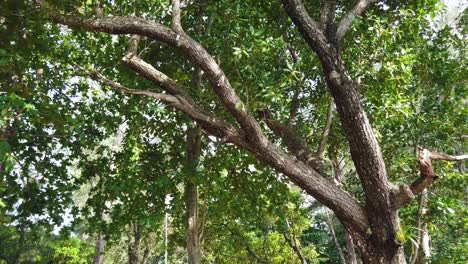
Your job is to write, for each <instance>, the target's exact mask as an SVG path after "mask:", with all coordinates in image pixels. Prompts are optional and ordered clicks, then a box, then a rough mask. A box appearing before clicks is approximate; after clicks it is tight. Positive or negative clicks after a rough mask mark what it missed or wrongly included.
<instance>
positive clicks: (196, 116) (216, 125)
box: [77, 66, 243, 144]
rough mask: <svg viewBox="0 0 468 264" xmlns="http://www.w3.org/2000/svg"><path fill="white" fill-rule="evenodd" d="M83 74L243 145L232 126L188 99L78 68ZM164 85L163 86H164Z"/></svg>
mask: <svg viewBox="0 0 468 264" xmlns="http://www.w3.org/2000/svg"><path fill="white" fill-rule="evenodd" d="M77 67H78V68H79V69H80V70H81V71H82V72H84V73H85V74H86V75H88V76H89V77H91V78H92V79H94V80H96V81H99V82H101V83H103V84H105V85H107V86H109V87H111V88H114V89H116V90H118V91H120V92H123V93H127V94H133V95H142V96H148V97H152V98H155V99H158V100H161V101H162V102H164V103H165V104H167V105H169V106H172V107H174V108H176V109H178V110H180V111H182V112H183V113H185V114H187V115H188V116H189V117H190V118H192V119H193V120H195V121H196V122H197V123H198V124H200V126H201V127H202V128H203V129H204V130H205V131H207V132H208V133H209V134H212V135H213V136H216V137H219V138H222V139H223V140H224V141H226V142H232V143H236V144H241V143H242V138H243V136H242V135H241V134H240V133H239V132H238V131H237V130H236V129H235V128H234V127H232V126H231V125H229V124H227V123H225V122H224V121H222V120H219V119H217V118H216V117H213V116H211V115H209V114H207V113H206V112H205V111H203V110H201V108H200V107H199V106H198V105H195V104H194V103H193V100H190V99H186V98H184V97H182V96H180V95H177V94H176V95H170V94H163V93H155V92H151V91H146V90H138V89H131V88H128V87H126V86H123V85H121V84H119V83H117V82H115V81H112V80H110V79H109V78H107V77H106V76H104V75H102V74H101V73H99V72H96V71H88V70H86V69H84V68H82V67H81V66H77ZM163 85H164V84H162V85H161V86H163Z"/></svg>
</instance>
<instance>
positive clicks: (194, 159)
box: [185, 124, 201, 264]
mask: <svg viewBox="0 0 468 264" xmlns="http://www.w3.org/2000/svg"><path fill="white" fill-rule="evenodd" d="M186 144H187V145H186V172H187V179H186V182H185V207H186V217H187V219H186V221H187V231H186V232H187V234H186V239H187V253H188V263H190V264H199V263H200V261H201V252H200V239H199V232H198V189H197V185H196V183H195V182H194V178H195V177H196V169H197V165H198V161H199V159H200V152H201V130H200V128H199V127H198V126H196V125H194V124H192V127H189V128H188V129H187V142H186Z"/></svg>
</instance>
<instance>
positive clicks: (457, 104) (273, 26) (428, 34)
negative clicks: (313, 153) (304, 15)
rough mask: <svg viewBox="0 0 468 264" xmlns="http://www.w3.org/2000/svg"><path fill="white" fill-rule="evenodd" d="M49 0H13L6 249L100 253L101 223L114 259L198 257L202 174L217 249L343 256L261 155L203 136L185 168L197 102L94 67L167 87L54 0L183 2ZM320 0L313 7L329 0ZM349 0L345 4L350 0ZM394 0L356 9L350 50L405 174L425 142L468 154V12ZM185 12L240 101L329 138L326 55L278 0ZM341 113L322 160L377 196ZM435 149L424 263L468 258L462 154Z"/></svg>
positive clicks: (162, 15) (3, 221) (0, 257)
mask: <svg viewBox="0 0 468 264" xmlns="http://www.w3.org/2000/svg"><path fill="white" fill-rule="evenodd" d="M37 2H44V1H37ZM47 2H48V3H47V5H46V8H44V7H40V6H39V5H38V4H37V3H36V2H35V1H27V0H22V1H17V0H3V1H1V2H0V117H1V118H0V263H90V262H91V261H92V259H93V256H94V255H95V243H96V241H97V240H98V239H97V238H98V237H99V236H98V235H102V236H103V240H104V241H105V250H104V262H107V263H124V262H127V261H128V258H129V256H130V255H131V254H133V253H134V254H137V255H138V256H139V258H140V260H143V259H145V260H146V261H148V263H160V262H162V261H164V258H165V252H166V251H167V254H168V258H169V262H170V263H185V262H186V261H187V253H186V250H185V248H186V244H185V243H186V242H185V236H186V207H185V204H184V199H185V196H184V195H185V191H184V186H185V185H186V184H187V175H192V174H193V175H192V176H193V177H190V180H189V182H190V183H193V184H195V185H196V186H197V187H198V196H197V199H198V200H197V202H196V203H197V204H198V206H199V210H198V214H199V218H200V231H201V233H200V240H201V251H202V262H206V263H254V262H258V263H287V262H291V263H301V257H302V258H304V259H305V261H306V263H340V262H341V259H340V255H339V253H338V252H339V250H341V251H343V252H344V254H345V255H346V254H347V253H349V252H348V251H349V248H347V247H346V240H345V237H346V230H345V229H344V228H343V227H342V226H341V224H340V223H339V222H338V221H337V219H335V218H334V217H333V215H329V214H330V213H329V212H328V211H327V210H326V209H324V207H323V206H321V205H319V204H318V203H317V201H315V200H314V199H312V198H311V197H310V196H308V195H307V194H306V193H305V192H304V191H301V190H300V189H299V188H297V187H296V186H294V184H293V183H291V182H290V181H289V180H288V179H287V177H285V176H284V175H283V174H281V173H279V172H277V171H275V170H273V169H272V168H271V167H269V166H267V165H265V164H264V163H262V162H260V161H258V159H256V158H255V157H254V155H252V154H251V153H248V152H246V151H245V150H241V149H239V148H237V147H235V146H233V145H232V144H224V142H222V140H220V139H217V138H215V137H213V136H209V135H208V133H203V135H202V136H201V149H202V150H201V154H200V158H199V159H200V161H199V163H198V166H196V168H187V165H186V160H185V159H186V157H185V152H186V142H185V141H186V133H187V131H188V129H189V127H190V121H189V120H190V118H189V117H187V115H185V114H183V113H181V112H179V111H176V110H174V109H173V108H171V107H168V106H167V105H164V104H163V103H161V102H160V101H158V100H155V99H152V98H149V97H141V96H135V95H129V94H125V93H122V92H120V91H117V90H116V89H112V88H111V87H108V85H105V84H103V83H99V82H97V81H95V80H92V78H90V77H89V76H88V75H87V74H86V72H85V71H83V69H87V70H89V71H98V72H100V73H102V74H103V75H105V76H107V77H108V78H109V79H112V80H114V81H116V82H118V83H120V84H122V85H124V86H127V87H131V88H138V89H141V90H150V91H159V90H160V89H159V88H158V87H155V85H154V83H152V82H150V81H148V80H146V79H145V78H143V76H139V75H136V74H135V73H134V72H133V71H132V70H131V69H129V68H128V67H126V66H124V65H121V64H119V61H120V60H121V59H122V57H124V56H125V55H126V54H127V52H128V51H127V46H128V41H129V36H128V35H110V34H107V33H102V32H92V31H86V30H84V29H82V28H74V27H66V26H63V25H58V24H56V23H53V22H51V21H50V19H49V16H48V14H47V10H48V9H49V8H53V9H56V10H61V11H62V12H63V13H65V14H73V15H79V16H85V17H94V16H97V15H96V13H95V11H94V10H95V7H96V5H97V3H100V6H102V9H103V10H102V11H103V13H104V14H105V15H107V16H110V15H112V16H141V17H145V18H147V19H152V20H155V21H157V22H159V23H161V24H167V25H168V24H170V21H171V14H172V13H171V11H170V10H171V6H170V1H143V0H132V1H130V0H122V1H47ZM305 2H307V4H308V6H307V7H308V9H309V10H313V9H314V8H315V7H318V6H319V5H320V1H305ZM338 2H339V6H340V7H341V8H342V9H339V10H338V11H337V17H342V16H343V15H344V10H347V9H349V7H350V2H352V1H338ZM382 2H383V3H379V4H377V5H376V6H375V7H374V8H372V9H370V10H369V11H368V12H367V13H366V14H365V15H364V16H363V17H359V18H355V19H354V21H353V24H352V27H351V29H350V32H349V35H348V36H347V37H346V38H345V40H344V46H346V50H345V53H344V55H343V57H344V60H345V61H346V64H347V66H348V67H349V72H350V74H351V75H352V77H353V78H354V79H355V80H357V82H358V83H357V87H358V92H359V94H360V95H362V96H363V97H362V98H364V99H363V102H362V104H363V106H364V109H365V111H366V112H367V114H368V117H369V119H370V122H371V124H372V126H373V129H374V134H375V135H376V138H377V140H378V141H379V143H380V146H381V148H382V152H383V154H384V155H383V156H384V157H385V162H386V169H387V171H388V175H389V178H390V179H391V180H392V182H394V183H406V182H410V181H411V180H412V179H415V178H416V177H417V174H418V173H419V172H418V168H417V156H416V152H415V151H416V146H418V145H423V146H425V147H427V148H429V149H435V150H438V151H441V152H445V153H451V154H456V153H458V154H460V153H462V152H465V153H466V152H468V140H467V139H466V138H467V135H468V101H467V96H468V83H467V79H466V76H468V72H467V69H468V66H467V65H466V64H467V61H466V55H467V54H466V47H468V45H467V44H468V43H467V38H466V28H465V27H466V25H465V22H466V12H465V13H461V14H460V15H459V18H458V19H456V20H454V21H451V22H450V24H446V23H445V21H444V17H445V16H446V12H445V9H444V7H443V6H442V5H440V4H439V3H438V2H437V1H382ZM403 2H405V3H403ZM406 2H409V3H406ZM311 14H312V12H311ZM182 25H183V28H184V29H185V31H186V32H187V33H189V34H190V35H191V36H192V37H193V38H194V39H196V40H197V41H198V42H199V43H201V44H202V45H203V46H204V47H205V49H207V50H208V51H209V52H210V53H211V54H212V55H214V57H215V60H216V62H217V63H218V64H219V65H220V66H221V67H222V69H223V71H224V72H225V73H226V75H227V76H229V80H230V82H231V84H232V85H233V87H234V89H235V91H236V92H237V94H238V95H239V97H240V98H241V99H242V100H243V102H244V103H245V104H246V105H245V106H244V105H239V106H238V107H239V108H243V107H245V108H248V109H250V111H251V112H252V113H254V114H255V115H256V116H257V117H259V119H260V118H261V116H262V112H263V111H264V110H265V109H266V108H267V109H268V111H270V112H271V113H272V115H273V118H275V119H277V120H282V121H291V119H293V123H294V127H295V129H296V130H297V131H298V134H300V135H302V136H303V138H304V139H305V142H306V144H307V145H308V146H309V147H310V148H311V149H314V150H315V149H318V148H319V145H320V142H321V139H322V138H321V136H320V135H321V133H322V131H323V130H324V127H325V126H326V120H327V112H328V111H327V109H328V108H329V105H330V104H333V103H332V101H331V100H330V95H329V93H328V90H327V88H326V83H325V82H326V80H325V78H324V77H323V75H322V68H321V66H320V62H319V59H318V58H317V56H316V55H315V54H313V53H311V52H310V51H309V47H308V46H307V44H306V43H305V42H304V41H303V39H302V37H301V35H300V34H299V32H297V30H295V29H293V28H292V26H290V25H291V22H290V20H289V18H288V16H287V14H286V13H285V12H284V10H283V9H282V6H281V3H280V1H258V0H257V1H251V0H244V1H237V0H236V1H183V2H182ZM138 55H139V57H141V58H142V59H144V60H145V61H146V62H147V63H149V64H151V65H155V66H157V68H158V70H160V71H161V72H164V73H166V74H168V75H169V76H170V77H171V78H172V79H174V80H176V81H177V82H178V83H180V84H182V85H183V86H185V87H195V86H197V87H198V88H197V89H192V88H188V89H187V90H188V93H189V94H190V95H192V96H193V98H195V100H196V103H197V104H198V105H200V106H201V107H203V108H204V109H208V110H209V112H211V113H215V114H216V116H218V117H221V118H223V119H226V120H227V121H228V122H231V123H232V124H233V123H234V120H233V118H232V116H231V115H229V113H228V111H226V109H225V108H224V107H223V106H222V105H221V104H219V103H217V100H216V95H215V93H213V91H212V89H211V88H210V84H209V82H208V81H207V80H205V79H204V77H203V76H201V80H199V79H198V78H199V77H200V76H198V75H199V74H198V73H199V72H198V71H197V69H196V67H194V65H193V64H192V63H191V62H190V61H189V60H187V59H186V57H184V55H183V54H182V53H181V51H179V50H177V49H173V48H170V47H168V45H165V44H161V43H159V42H157V41H154V40H151V39H149V38H142V39H141V40H140V43H139V50H138ZM331 107H333V105H332V106H331ZM292 109H295V110H292ZM332 110H333V109H332ZM292 112H294V113H292ZM331 114H332V117H333V118H332V120H333V121H332V123H331V129H330V135H329V138H328V143H327V146H326V149H325V152H324V154H325V157H324V159H323V162H322V167H321V169H322V171H323V173H324V175H329V176H328V177H329V179H330V180H333V176H332V175H336V173H337V166H336V164H338V169H340V168H341V171H342V173H343V177H344V179H343V180H342V182H340V184H341V186H342V187H341V188H342V189H344V190H346V191H347V192H349V193H350V194H351V195H352V196H353V197H355V198H356V199H357V200H358V201H361V202H363V201H364V196H363V190H362V186H361V185H360V182H359V179H358V177H357V173H356V170H355V168H354V166H353V164H352V160H351V157H350V154H349V149H348V148H349V147H348V143H347V141H346V138H345V134H344V132H343V128H342V126H341V124H340V122H339V121H338V120H339V119H338V117H337V114H336V112H335V111H332V112H331ZM261 126H262V128H263V129H264V131H265V133H266V134H267V136H268V137H269V139H270V140H272V142H273V143H274V144H276V145H280V144H282V143H284V142H282V140H281V139H279V138H278V137H276V136H275V135H274V133H272V132H271V131H269V130H268V129H267V125H266V121H262V122H261ZM434 163H435V166H436V170H437V174H438V176H439V179H438V180H437V181H436V183H435V184H434V185H433V186H431V188H429V189H428V198H427V200H428V206H427V207H428V208H427V213H426V215H425V217H424V222H425V223H426V225H427V227H428V228H427V229H428V230H429V235H430V238H431V241H432V243H431V255H430V256H428V259H427V261H430V262H431V263H466V261H467V258H468V252H467V249H468V237H467V235H466V233H467V232H466V225H467V219H468V218H467V217H468V216H467V208H466V184H467V180H466V179H467V174H466V169H465V168H464V164H463V163H462V162H461V163H445V162H434ZM188 170H194V171H188ZM418 208H419V205H418V203H417V202H416V201H413V202H412V203H411V204H409V205H407V206H406V207H403V208H402V209H401V211H400V217H401V233H400V234H399V239H400V240H401V242H402V243H403V244H404V245H405V250H406V252H405V253H406V255H407V258H410V256H411V255H412V254H413V251H414V248H415V244H416V240H417V236H418V228H417V226H418V223H417V219H418ZM327 215H328V216H327ZM327 221H328V222H327ZM166 224H167V226H166ZM331 229H334V230H333V231H331ZM166 232H167V233H168V234H166ZM332 232H333V233H335V234H336V236H337V239H338V241H337V243H334V242H333V238H332V235H331V234H332ZM166 240H167V242H168V244H167V245H166V244H165V242H166ZM297 248H299V251H300V252H299V253H298V252H297ZM338 248H340V249H339V250H338ZM132 252H133V253H132ZM135 252H136V253H135ZM356 253H357V254H359V252H358V250H357V248H356ZM346 257H347V256H346ZM302 263H304V262H303V260H302Z"/></svg>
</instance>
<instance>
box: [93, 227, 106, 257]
mask: <svg viewBox="0 0 468 264" xmlns="http://www.w3.org/2000/svg"><path fill="white" fill-rule="evenodd" d="M103 261H104V238H103V237H102V234H101V233H99V234H98V235H97V237H96V246H95V255H94V261H93V263H94V264H102V262H103Z"/></svg>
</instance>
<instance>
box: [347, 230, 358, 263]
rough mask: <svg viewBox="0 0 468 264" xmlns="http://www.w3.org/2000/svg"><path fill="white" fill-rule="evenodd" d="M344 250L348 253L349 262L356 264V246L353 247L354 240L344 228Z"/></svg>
mask: <svg viewBox="0 0 468 264" xmlns="http://www.w3.org/2000/svg"><path fill="white" fill-rule="evenodd" d="M345 239H346V251H347V253H348V262H349V264H357V263H358V262H357V257H356V248H355V247H354V240H353V237H352V236H351V234H350V233H349V232H348V231H346V230H345Z"/></svg>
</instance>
